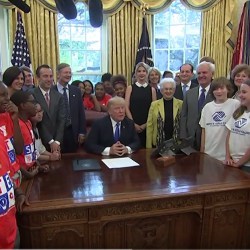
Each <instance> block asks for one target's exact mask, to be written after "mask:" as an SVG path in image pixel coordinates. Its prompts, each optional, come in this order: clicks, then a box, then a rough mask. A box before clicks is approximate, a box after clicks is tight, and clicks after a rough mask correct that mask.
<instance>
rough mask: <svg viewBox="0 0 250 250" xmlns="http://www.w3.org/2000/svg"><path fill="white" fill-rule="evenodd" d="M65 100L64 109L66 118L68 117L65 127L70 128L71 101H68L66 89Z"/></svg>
mask: <svg viewBox="0 0 250 250" xmlns="http://www.w3.org/2000/svg"><path fill="white" fill-rule="evenodd" d="M63 99H64V108H65V116H66V122H65V126H66V127H68V126H70V125H71V118H70V112H69V100H68V95H67V88H66V87H64V88H63Z"/></svg>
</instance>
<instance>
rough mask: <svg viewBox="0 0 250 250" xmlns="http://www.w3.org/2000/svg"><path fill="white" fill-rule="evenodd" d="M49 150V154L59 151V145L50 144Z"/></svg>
mask: <svg viewBox="0 0 250 250" xmlns="http://www.w3.org/2000/svg"><path fill="white" fill-rule="evenodd" d="M50 149H51V153H53V152H55V151H58V152H60V151H61V148H60V145H59V144H58V143H56V142H55V141H54V142H52V143H51V144H50Z"/></svg>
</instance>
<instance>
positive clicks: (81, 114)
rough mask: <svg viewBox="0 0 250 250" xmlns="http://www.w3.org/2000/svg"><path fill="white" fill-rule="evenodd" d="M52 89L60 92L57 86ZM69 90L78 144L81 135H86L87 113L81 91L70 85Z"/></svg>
mask: <svg viewBox="0 0 250 250" xmlns="http://www.w3.org/2000/svg"><path fill="white" fill-rule="evenodd" d="M52 88H53V89H55V90H56V91H58V89H57V86H56V85H54V86H53V87H52ZM68 88H69V109H70V117H71V124H72V130H73V134H74V139H75V142H77V141H78V135H79V134H86V119H85V111H84V108H83V102H82V95H81V91H80V89H79V88H77V87H76V86H71V85H68Z"/></svg>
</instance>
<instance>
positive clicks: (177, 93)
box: [174, 82, 198, 100]
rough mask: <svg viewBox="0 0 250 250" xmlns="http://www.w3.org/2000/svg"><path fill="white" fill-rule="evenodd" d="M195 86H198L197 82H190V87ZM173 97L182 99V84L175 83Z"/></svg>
mask: <svg viewBox="0 0 250 250" xmlns="http://www.w3.org/2000/svg"><path fill="white" fill-rule="evenodd" d="M197 86H198V84H196V83H192V82H191V85H190V89H192V88H195V87H197ZM174 97H175V98H177V99H179V100H183V92H182V86H181V84H180V85H176V89H175V93H174Z"/></svg>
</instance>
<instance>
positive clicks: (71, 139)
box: [53, 63, 86, 153]
mask: <svg viewBox="0 0 250 250" xmlns="http://www.w3.org/2000/svg"><path fill="white" fill-rule="evenodd" d="M56 71H57V84H56V85H55V86H53V88H54V89H55V90H57V91H58V92H59V93H60V94H62V96H63V99H64V110H65V116H66V118H65V128H64V135H63V145H62V152H63V153H74V152H76V151H77V149H78V146H79V145H80V144H82V143H83V142H84V139H85V134H86V121H85V111H84V107H83V102H82V95H81V91H80V89H79V88H77V87H76V86H71V85H69V84H68V83H69V81H70V80H71V77H72V73H71V68H70V65H69V64H67V63H60V64H59V65H58V66H57V68H56Z"/></svg>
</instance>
